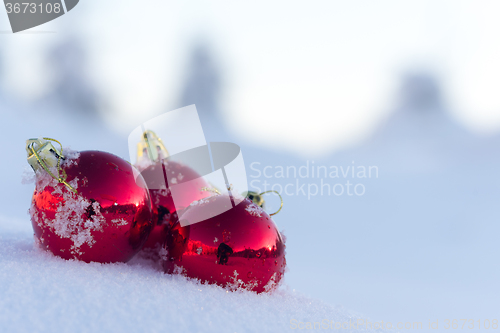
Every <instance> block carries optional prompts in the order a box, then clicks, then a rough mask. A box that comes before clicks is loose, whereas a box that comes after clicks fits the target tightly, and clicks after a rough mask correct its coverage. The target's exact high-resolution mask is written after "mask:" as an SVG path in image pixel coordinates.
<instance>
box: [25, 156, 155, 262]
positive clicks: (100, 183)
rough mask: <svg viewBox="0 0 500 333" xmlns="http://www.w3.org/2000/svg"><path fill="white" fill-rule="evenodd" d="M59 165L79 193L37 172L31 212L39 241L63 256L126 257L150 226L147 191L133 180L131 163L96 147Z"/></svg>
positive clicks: (117, 259) (123, 259)
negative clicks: (75, 158) (94, 149)
mask: <svg viewBox="0 0 500 333" xmlns="http://www.w3.org/2000/svg"><path fill="white" fill-rule="evenodd" d="M61 166H62V170H63V171H64V172H65V173H66V175H67V178H66V180H67V182H68V183H70V184H72V185H73V184H74V185H76V186H75V187H76V190H77V194H75V193H73V192H71V190H70V189H69V188H68V187H66V186H65V185H64V184H61V183H58V182H57V181H55V180H52V179H51V178H50V177H48V175H47V174H46V172H45V171H44V170H41V171H39V173H37V185H36V188H35V192H34V193H33V199H32V206H31V209H30V215H31V221H32V225H33V229H34V232H35V239H36V240H37V241H38V242H39V244H40V246H41V247H42V248H44V249H46V250H48V251H51V252H52V253H54V254H55V255H58V256H60V257H62V258H64V259H73V258H74V259H79V260H83V261H86V262H90V261H96V262H126V261H128V260H130V259H131V258H132V257H133V256H134V255H135V254H136V253H137V252H138V251H139V250H140V248H141V247H142V245H143V244H144V242H145V241H146V239H147V237H148V235H149V233H150V231H151V229H152V222H151V218H152V207H151V201H150V199H149V195H148V191H147V189H145V187H140V186H138V185H137V184H136V181H135V180H134V176H133V173H132V166H131V165H130V164H129V163H128V162H126V161H125V160H123V159H121V158H119V157H117V156H115V155H112V154H109V153H105V152H100V151H83V152H81V153H80V156H79V158H78V159H77V160H74V161H65V162H63V163H62V165H61ZM138 181H139V182H141V181H142V180H140V179H139V180H138Z"/></svg>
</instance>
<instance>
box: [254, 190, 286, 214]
mask: <svg viewBox="0 0 500 333" xmlns="http://www.w3.org/2000/svg"><path fill="white" fill-rule="evenodd" d="M266 193H276V194H277V195H278V196H279V197H280V200H281V204H280V209H278V210H277V211H276V212H274V213H272V214H269V216H273V215H276V214H278V213H279V212H280V211H281V209H282V208H283V198H282V197H281V194H280V193H279V192H278V191H275V190H269V191H265V192H262V193H259V196H262V195H263V194H266Z"/></svg>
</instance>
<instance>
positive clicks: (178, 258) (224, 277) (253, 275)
mask: <svg viewBox="0 0 500 333" xmlns="http://www.w3.org/2000/svg"><path fill="white" fill-rule="evenodd" d="M231 200H232V198H231V197H228V196H225V195H215V196H211V197H209V198H206V199H202V200H200V201H198V202H195V203H193V204H192V205H191V206H189V207H188V208H187V209H186V210H185V211H184V212H183V213H182V214H181V215H180V221H183V224H184V223H187V224H189V223H190V222H189V221H200V220H201V222H198V223H194V224H190V225H186V226H184V227H183V226H181V224H180V222H177V223H176V224H175V225H174V226H173V227H172V229H171V230H170V233H169V234H168V236H167V241H166V243H165V247H166V249H167V251H168V254H167V257H166V258H165V259H164V264H163V265H164V269H165V271H166V272H167V273H180V274H182V275H184V276H187V277H190V278H195V279H198V280H200V281H201V282H202V283H210V284H217V285H220V286H223V287H226V288H229V289H231V290H235V289H247V290H252V291H255V292H257V293H260V292H264V291H271V290H273V289H275V288H276V286H277V285H278V284H279V282H280V280H281V279H282V277H283V274H284V272H285V267H286V259H285V243H284V241H283V238H282V236H281V234H280V232H279V231H278V229H277V227H276V225H275V223H274V222H273V220H272V219H271V217H270V216H269V215H268V214H267V213H266V212H265V211H264V210H263V209H262V208H261V207H259V206H257V205H256V204H255V203H253V202H252V201H251V200H250V199H248V198H245V199H243V200H242V201H241V202H239V203H238V204H237V205H236V206H235V207H232V204H231ZM233 202H234V201H233ZM224 210H225V211H224ZM220 211H224V212H223V213H222V214H218V212H220ZM217 214H218V215H217ZM206 216H211V217H209V218H208V219H204V217H206Z"/></svg>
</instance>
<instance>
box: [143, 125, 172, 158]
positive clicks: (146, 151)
mask: <svg viewBox="0 0 500 333" xmlns="http://www.w3.org/2000/svg"><path fill="white" fill-rule="evenodd" d="M169 156H170V154H169V153H168V150H167V148H165V145H164V144H163V141H161V139H160V138H159V137H158V135H156V133H155V132H153V131H151V130H147V131H144V133H142V139H141V141H139V143H138V144H137V161H138V162H139V161H143V160H144V159H149V160H150V161H151V162H159V161H160V160H162V159H164V158H167V157H169Z"/></svg>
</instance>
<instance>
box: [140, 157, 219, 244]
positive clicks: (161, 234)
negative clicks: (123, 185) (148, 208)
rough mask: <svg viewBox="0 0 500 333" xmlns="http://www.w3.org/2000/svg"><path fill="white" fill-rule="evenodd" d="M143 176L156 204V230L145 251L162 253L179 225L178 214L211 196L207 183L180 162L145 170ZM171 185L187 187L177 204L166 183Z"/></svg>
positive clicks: (171, 162)
mask: <svg viewBox="0 0 500 333" xmlns="http://www.w3.org/2000/svg"><path fill="white" fill-rule="evenodd" d="M141 175H142V176H143V177H144V180H145V182H146V184H147V186H148V187H149V194H150V197H151V202H152V203H153V223H154V228H153V230H152V231H151V234H150V235H149V238H148V240H147V241H146V243H145V244H144V249H146V250H148V249H159V248H161V246H162V245H163V243H164V241H165V238H166V236H167V234H168V232H169V230H170V228H171V227H172V226H173V225H174V224H175V223H176V222H178V212H180V211H182V210H183V209H185V208H186V207H188V206H189V205H190V204H191V203H192V202H194V201H198V200H201V199H203V198H206V197H208V196H210V195H211V193H210V192H207V191H206V190H205V189H206V188H208V186H209V185H208V183H207V182H206V181H205V180H204V179H203V177H201V176H200V175H199V174H198V173H197V172H196V171H194V170H193V169H192V168H190V167H188V166H187V165H184V164H181V163H179V162H175V161H170V160H163V162H156V163H154V164H152V165H150V166H149V167H147V168H145V169H144V170H143V171H142V172H141ZM165 178H168V179H169V181H170V183H172V184H180V183H185V182H186V183H187V182H189V183H187V184H188V186H186V187H184V188H183V191H182V193H179V195H178V196H176V199H175V204H174V200H173V198H172V194H171V192H170V189H169V186H168V182H167V179H165Z"/></svg>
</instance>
